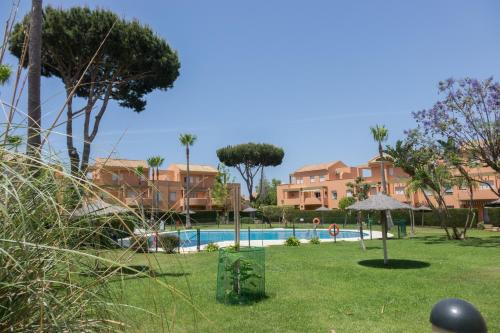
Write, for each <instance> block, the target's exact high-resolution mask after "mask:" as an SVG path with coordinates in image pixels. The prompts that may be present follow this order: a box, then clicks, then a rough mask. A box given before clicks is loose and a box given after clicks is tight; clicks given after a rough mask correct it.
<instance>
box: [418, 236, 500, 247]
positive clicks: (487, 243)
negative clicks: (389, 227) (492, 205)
mask: <svg viewBox="0 0 500 333" xmlns="http://www.w3.org/2000/svg"><path fill="white" fill-rule="evenodd" d="M413 239H414V240H416V241H421V242H423V243H425V244H445V243H447V244H454V245H458V246H473V247H500V236H490V237H486V238H479V237H467V239H463V240H456V239H452V240H450V239H448V238H447V237H446V236H424V237H415V238H413Z"/></svg>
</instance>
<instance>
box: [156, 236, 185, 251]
mask: <svg viewBox="0 0 500 333" xmlns="http://www.w3.org/2000/svg"><path fill="white" fill-rule="evenodd" d="M158 242H159V244H158V245H159V246H161V247H162V248H163V250H165V253H175V249H177V248H178V247H179V246H180V245H181V241H180V239H179V237H177V236H176V235H172V234H161V235H158Z"/></svg>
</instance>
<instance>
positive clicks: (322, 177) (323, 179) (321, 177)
mask: <svg viewBox="0 0 500 333" xmlns="http://www.w3.org/2000/svg"><path fill="white" fill-rule="evenodd" d="M325 180H326V177H325V176H324V175H323V176H319V182H320V183H321V182H324V181H325Z"/></svg>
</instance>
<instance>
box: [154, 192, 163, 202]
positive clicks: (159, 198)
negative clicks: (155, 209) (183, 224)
mask: <svg viewBox="0 0 500 333" xmlns="http://www.w3.org/2000/svg"><path fill="white" fill-rule="evenodd" d="M156 195H157V196H156V197H157V198H158V202H162V201H163V195H162V193H161V192H159V191H158V192H156Z"/></svg>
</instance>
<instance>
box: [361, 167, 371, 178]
mask: <svg viewBox="0 0 500 333" xmlns="http://www.w3.org/2000/svg"><path fill="white" fill-rule="evenodd" d="M365 172H368V173H369V175H366V174H365ZM361 176H362V177H363V178H370V177H373V172H372V169H367V168H364V169H361Z"/></svg>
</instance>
